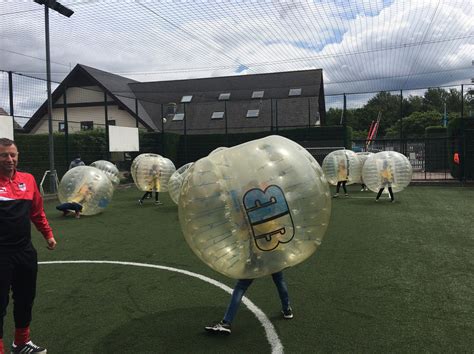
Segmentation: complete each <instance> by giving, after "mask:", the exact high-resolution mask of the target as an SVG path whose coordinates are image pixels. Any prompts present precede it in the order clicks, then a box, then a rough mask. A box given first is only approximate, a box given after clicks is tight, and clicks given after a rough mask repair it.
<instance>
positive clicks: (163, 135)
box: [160, 103, 166, 156]
mask: <svg viewBox="0 0 474 354" xmlns="http://www.w3.org/2000/svg"><path fill="white" fill-rule="evenodd" d="M160 111H161V118H160V120H161V153H162V154H163V156H166V154H165V117H164V115H163V114H164V108H163V103H160Z"/></svg>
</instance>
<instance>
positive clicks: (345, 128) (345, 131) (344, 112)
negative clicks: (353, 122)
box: [342, 93, 348, 148]
mask: <svg viewBox="0 0 474 354" xmlns="http://www.w3.org/2000/svg"><path fill="white" fill-rule="evenodd" d="M342 126H343V127H344V132H343V134H344V147H345V148H347V143H348V142H347V98H346V94H345V93H344V95H343V107H342Z"/></svg>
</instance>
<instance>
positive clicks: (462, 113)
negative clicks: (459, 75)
mask: <svg viewBox="0 0 474 354" xmlns="http://www.w3.org/2000/svg"><path fill="white" fill-rule="evenodd" d="M461 118H464V85H463V84H461Z"/></svg>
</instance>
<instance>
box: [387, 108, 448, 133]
mask: <svg viewBox="0 0 474 354" xmlns="http://www.w3.org/2000/svg"><path fill="white" fill-rule="evenodd" d="M441 119H442V115H441V113H439V112H436V111H429V112H414V113H412V114H410V115H409V116H408V117H406V118H403V125H402V128H403V130H402V137H403V138H404V139H406V138H422V137H424V135H425V129H426V128H427V127H431V126H441ZM385 137H386V138H393V139H397V138H399V137H400V121H397V122H396V123H394V124H393V125H392V126H391V127H390V128H388V129H387V132H386V135H385Z"/></svg>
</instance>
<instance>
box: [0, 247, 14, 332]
mask: <svg viewBox="0 0 474 354" xmlns="http://www.w3.org/2000/svg"><path fill="white" fill-rule="evenodd" d="M12 275H13V265H12V264H11V262H10V257H9V256H7V255H1V257H0V339H3V319H4V317H5V315H6V314H7V306H8V300H9V297H10V286H11V282H12Z"/></svg>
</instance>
